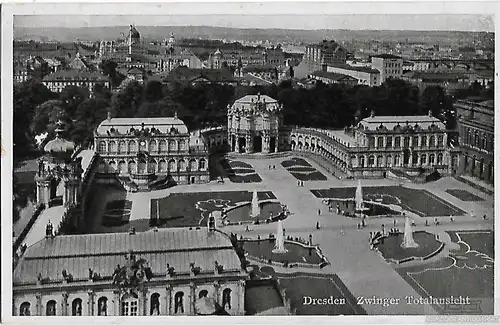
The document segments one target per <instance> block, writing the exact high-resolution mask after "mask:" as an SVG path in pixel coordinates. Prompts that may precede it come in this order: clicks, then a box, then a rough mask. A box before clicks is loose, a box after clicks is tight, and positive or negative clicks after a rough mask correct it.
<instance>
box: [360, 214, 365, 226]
mask: <svg viewBox="0 0 500 325" xmlns="http://www.w3.org/2000/svg"><path fill="white" fill-rule="evenodd" d="M361 227H363V228H364V227H366V223H365V217H364V216H363V219H361Z"/></svg>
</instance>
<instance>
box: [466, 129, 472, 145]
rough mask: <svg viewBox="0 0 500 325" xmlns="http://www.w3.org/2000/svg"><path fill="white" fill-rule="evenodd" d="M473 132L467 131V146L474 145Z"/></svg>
mask: <svg viewBox="0 0 500 325" xmlns="http://www.w3.org/2000/svg"><path fill="white" fill-rule="evenodd" d="M472 143H473V142H472V131H471V129H467V144H468V145H472Z"/></svg>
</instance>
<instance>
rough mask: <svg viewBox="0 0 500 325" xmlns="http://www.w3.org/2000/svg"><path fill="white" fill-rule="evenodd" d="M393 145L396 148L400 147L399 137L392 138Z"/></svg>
mask: <svg viewBox="0 0 500 325" xmlns="http://www.w3.org/2000/svg"><path fill="white" fill-rule="evenodd" d="M394 146H395V147H396V148H400V147H401V137H395V138H394Z"/></svg>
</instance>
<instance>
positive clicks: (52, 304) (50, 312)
mask: <svg viewBox="0 0 500 325" xmlns="http://www.w3.org/2000/svg"><path fill="white" fill-rule="evenodd" d="M45 315H47V316H55V315H56V301H55V300H50V301H48V302H47V307H46V310H45Z"/></svg>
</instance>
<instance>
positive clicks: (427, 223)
mask: <svg viewBox="0 0 500 325" xmlns="http://www.w3.org/2000/svg"><path fill="white" fill-rule="evenodd" d="M428 225H429V220H427V219H425V226H426V227H427V226H428Z"/></svg>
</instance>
